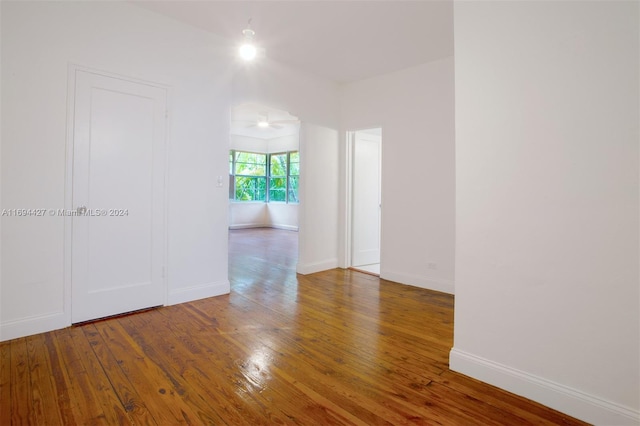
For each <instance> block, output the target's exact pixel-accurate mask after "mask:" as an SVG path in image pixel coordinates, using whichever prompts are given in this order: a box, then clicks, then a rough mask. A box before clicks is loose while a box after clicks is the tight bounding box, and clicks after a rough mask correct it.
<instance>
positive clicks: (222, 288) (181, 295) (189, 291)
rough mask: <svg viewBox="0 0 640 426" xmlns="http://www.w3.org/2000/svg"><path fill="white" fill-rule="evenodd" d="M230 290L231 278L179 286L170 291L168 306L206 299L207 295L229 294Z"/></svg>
mask: <svg viewBox="0 0 640 426" xmlns="http://www.w3.org/2000/svg"><path fill="white" fill-rule="evenodd" d="M230 291H231V285H230V283H229V280H225V281H220V282H214V283H205V284H200V285H194V286H191V287H184V288H178V289H175V290H170V291H169V298H168V300H167V306H170V305H177V304H179V303H186V302H192V301H194V300H199V299H206V298H207V297H215V296H221V295H223V294H229V292H230Z"/></svg>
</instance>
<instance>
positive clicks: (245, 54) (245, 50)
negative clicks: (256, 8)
mask: <svg viewBox="0 0 640 426" xmlns="http://www.w3.org/2000/svg"><path fill="white" fill-rule="evenodd" d="M242 35H243V36H244V40H243V41H242V45H241V46H240V52H239V53H240V57H241V58H242V59H244V60H245V61H252V60H253V59H255V57H256V54H257V53H258V48H257V47H256V44H255V42H254V40H253V38H254V36H255V35H256V32H255V31H253V30H252V29H251V19H249V22H248V23H247V28H245V29H244V30H242Z"/></svg>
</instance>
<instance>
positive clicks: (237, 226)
mask: <svg viewBox="0 0 640 426" xmlns="http://www.w3.org/2000/svg"><path fill="white" fill-rule="evenodd" d="M269 227H270V225H268V224H266V223H238V224H235V225H229V229H250V228H269Z"/></svg>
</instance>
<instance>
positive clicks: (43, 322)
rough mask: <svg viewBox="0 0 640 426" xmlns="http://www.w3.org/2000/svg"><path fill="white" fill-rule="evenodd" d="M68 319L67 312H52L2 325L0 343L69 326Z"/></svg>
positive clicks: (0, 325) (0, 327)
mask: <svg viewBox="0 0 640 426" xmlns="http://www.w3.org/2000/svg"><path fill="white" fill-rule="evenodd" d="M68 317H69V315H68V313H67V312H53V313H50V314H44V315H36V316H32V317H27V318H21V319H18V320H15V321H8V322H5V323H2V324H0V341H5V340H11V339H17V338H19V337H24V336H31V335H34V334H38V333H46V332H47V331H52V330H58V329H61V328H65V327H68V326H70V325H71V319H70V318H68Z"/></svg>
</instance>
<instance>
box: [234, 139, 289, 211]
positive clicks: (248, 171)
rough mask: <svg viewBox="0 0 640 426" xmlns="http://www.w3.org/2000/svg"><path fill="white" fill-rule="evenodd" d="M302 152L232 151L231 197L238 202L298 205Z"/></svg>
mask: <svg viewBox="0 0 640 426" xmlns="http://www.w3.org/2000/svg"><path fill="white" fill-rule="evenodd" d="M299 169H300V160H299V154H298V152H297V151H296V152H284V153H278V154H258V153H252V152H242V151H233V150H232V151H230V153H229V198H230V199H232V200H235V201H266V202H289V203H297V202H298V178H299V173H300V171H299Z"/></svg>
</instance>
